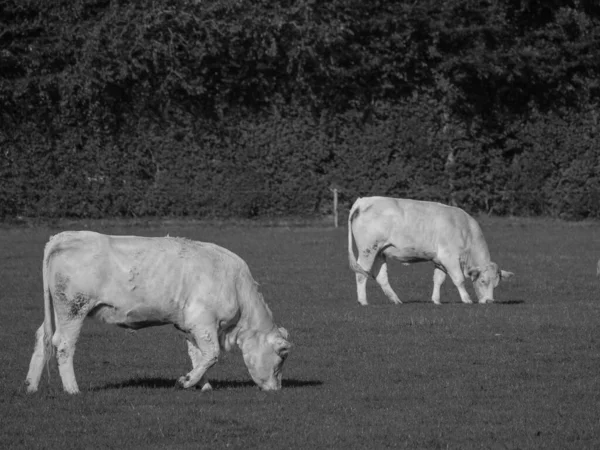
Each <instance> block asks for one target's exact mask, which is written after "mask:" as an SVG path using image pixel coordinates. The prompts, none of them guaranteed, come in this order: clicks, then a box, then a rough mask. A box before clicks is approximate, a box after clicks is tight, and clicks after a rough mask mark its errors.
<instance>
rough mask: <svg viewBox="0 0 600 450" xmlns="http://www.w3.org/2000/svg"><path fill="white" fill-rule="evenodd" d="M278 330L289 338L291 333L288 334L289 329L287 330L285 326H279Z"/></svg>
mask: <svg viewBox="0 0 600 450" xmlns="http://www.w3.org/2000/svg"><path fill="white" fill-rule="evenodd" d="M278 330H279V332H280V333H281V335H282V336H283V337H284V338H285V339H287V338H288V336H289V334H288V331H287V330H286V329H285V328H283V327H279V328H278Z"/></svg>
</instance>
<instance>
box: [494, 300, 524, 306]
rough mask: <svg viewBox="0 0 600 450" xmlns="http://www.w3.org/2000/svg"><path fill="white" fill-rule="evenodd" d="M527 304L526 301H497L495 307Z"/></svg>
mask: <svg viewBox="0 0 600 450" xmlns="http://www.w3.org/2000/svg"><path fill="white" fill-rule="evenodd" d="M523 303H525V300H521V299H513V300H496V301H495V302H494V304H495V305H521V304H523Z"/></svg>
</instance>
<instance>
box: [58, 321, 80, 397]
mask: <svg viewBox="0 0 600 450" xmlns="http://www.w3.org/2000/svg"><path fill="white" fill-rule="evenodd" d="M83 320H84V317H75V318H73V319H69V320H65V321H61V322H59V323H57V324H56V331H55V332H54V336H53V337H52V344H53V345H54V346H55V347H56V359H57V361H58V371H59V373H60V378H61V380H62V384H63V389H64V390H65V391H66V392H68V393H69V394H77V393H79V387H78V386H77V381H76V380H75V371H74V370H73V356H74V355H75V344H76V343H77V339H78V338H79V333H80V331H81V327H82V325H83Z"/></svg>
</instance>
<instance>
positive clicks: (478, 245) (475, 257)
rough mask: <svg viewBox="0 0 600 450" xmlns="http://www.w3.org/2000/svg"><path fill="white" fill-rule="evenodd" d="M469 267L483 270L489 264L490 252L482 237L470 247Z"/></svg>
mask: <svg viewBox="0 0 600 450" xmlns="http://www.w3.org/2000/svg"><path fill="white" fill-rule="evenodd" d="M469 259H470V261H469V262H470V264H469V267H479V268H484V267H486V266H487V265H488V264H490V262H491V258H490V251H489V249H488V246H487V243H486V241H485V239H484V238H483V236H481V237H480V238H479V239H477V240H476V241H475V242H474V243H473V245H471V251H470V255H469Z"/></svg>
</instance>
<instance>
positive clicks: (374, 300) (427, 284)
mask: <svg viewBox="0 0 600 450" xmlns="http://www.w3.org/2000/svg"><path fill="white" fill-rule="evenodd" d="M480 223H481V224H482V227H483V229H484V233H485V235H486V238H487V241H488V244H489V246H490V250H491V253H492V258H493V260H494V261H495V262H497V263H498V264H499V265H500V266H501V267H502V268H504V269H506V270H509V271H512V272H514V273H515V277H514V278H513V279H511V280H509V281H506V282H504V283H501V285H500V286H499V288H498V289H497V290H496V293H495V297H496V301H497V303H496V304H492V305H477V304H474V305H463V304H461V303H459V297H458V293H457V291H456V289H455V288H454V286H453V285H452V283H451V281H450V280H449V279H448V280H447V281H446V283H445V285H444V288H443V289H442V302H443V305H442V306H435V305H434V304H433V303H431V301H430V300H429V298H430V294H431V287H432V284H431V283H432V266H431V265H430V264H419V265H413V266H409V267H406V266H403V265H401V264H398V263H396V264H394V263H391V264H390V281H391V284H392V286H393V287H394V289H395V290H396V292H397V293H398V295H399V296H400V298H401V299H402V300H403V301H404V304H402V305H397V306H396V305H393V304H391V303H389V302H388V300H387V298H386V297H385V296H384V295H383V293H382V292H381V291H380V290H379V288H378V286H376V285H375V283H374V282H372V281H370V282H369V287H368V296H369V301H370V303H371V305H369V306H367V307H361V306H359V305H358V303H357V301H356V290H355V281H354V275H353V273H351V272H350V270H349V268H348V264H347V235H346V228H345V227H340V228H338V229H334V228H327V227H298V228H288V227H260V226H253V225H237V226H236V225H220V226H215V225H202V224H176V225H166V224H164V223H163V224H157V225H156V226H153V225H149V226H143V227H142V226H137V227H136V226H123V225H120V226H117V225H110V224H109V225H102V224H100V223H99V224H97V225H95V227H94V229H95V230H96V231H101V232H105V233H111V234H137V235H146V236H164V235H166V234H167V233H169V234H170V235H171V236H183V237H187V238H191V239H197V240H202V241H210V242H215V243H217V244H220V245H222V246H224V247H226V248H228V249H230V250H232V251H234V252H236V253H237V254H239V255H240V256H241V257H242V258H244V259H245V260H246V261H247V262H248V264H249V266H250V269H251V271H252V273H253V275H254V278H255V279H256V280H257V281H258V282H259V283H260V285H261V291H262V292H263V294H264V296H265V299H266V301H267V303H268V304H269V306H270V308H271V309H272V311H273V314H274V316H275V320H276V322H277V323H278V325H280V326H284V327H286V328H287V329H288V330H289V332H290V341H291V342H293V344H294V348H293V349H292V353H291V355H290V357H289V359H288V360H287V362H286V364H285V366H284V373H283V376H284V382H283V389H282V390H281V391H279V392H276V393H263V392H261V391H259V390H258V389H257V388H256V387H255V385H254V384H253V382H252V381H251V379H250V376H249V374H248V372H247V370H246V368H245V366H244V363H243V360H242V357H241V353H240V352H239V351H238V350H235V351H233V352H231V353H228V354H223V355H222V358H221V360H220V361H219V363H218V364H217V365H216V366H215V367H213V369H212V370H211V371H210V372H209V378H210V379H211V381H212V384H213V387H214V390H213V391H212V392H209V393H201V392H200V391H199V390H188V391H183V390H176V389H174V387H173V386H174V384H175V380H176V379H177V378H178V377H179V376H181V375H184V374H185V373H186V372H187V371H188V370H189V368H190V362H189V360H188V356H187V351H186V345H185V341H184V339H183V337H182V336H181V335H180V334H179V333H178V332H177V331H176V330H175V329H174V327H171V326H164V327H157V328H148V329H144V330H140V331H137V332H135V333H131V332H128V331H126V330H123V329H119V328H116V327H111V326H107V325H104V324H101V323H99V322H96V321H93V320H89V321H87V322H86V324H85V325H84V328H83V331H82V335H81V338H80V340H79V343H78V346H77V352H76V354H75V374H76V376H77V380H78V382H79V386H80V389H81V390H82V393H81V394H80V395H77V396H69V395H67V394H65V393H63V392H62V386H61V383H60V377H59V375H58V371H57V368H56V367H51V373H50V378H49V379H48V376H47V373H46V372H44V375H43V378H42V383H41V385H40V391H39V392H38V393H37V394H34V395H27V394H25V391H24V386H23V381H24V379H25V375H26V373H27V369H28V365H29V358H30V357H31V353H32V350H33V342H34V333H35V330H36V329H37V327H38V326H39V325H40V324H41V322H42V320H43V297H42V278H41V266H42V253H43V247H44V244H45V242H46V241H47V239H48V237H49V236H50V235H51V234H55V233H57V232H59V231H61V229H59V228H14V229H10V228H6V227H5V228H2V229H0V306H1V307H0V343H1V346H2V350H1V351H0V448H7V449H8V448H11V449H14V448H27V449H32V448H61V449H68V448H120V449H121V448H123V449H131V448H140V449H142V448H143V449H149V448H153V449H154V448H156V449H158V448H183V449H185V448H189V449H192V448H193V449H198V448H207V449H208V448H261V449H265V448H272V449H283V448H313V449H321V448H340V449H347V448H407V449H421V448H423V449H428V448H431V449H442V448H450V449H468V448H472V449H480V448H494V449H495V448H498V449H503V448H515V449H516V448H521V449H525V448H543V449H565V448H577V449H579V448H590V449H592V448H600V279H598V278H596V276H595V272H596V261H597V260H598V258H600V223H565V222H558V221H551V220H537V219H497V218H487V217H484V218H480ZM81 226H83V225H81ZM77 228H79V227H77V226H69V229H77ZM469 290H470V292H471V293H472V295H473V296H474V293H473V291H472V289H471V287H470V283H469Z"/></svg>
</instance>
